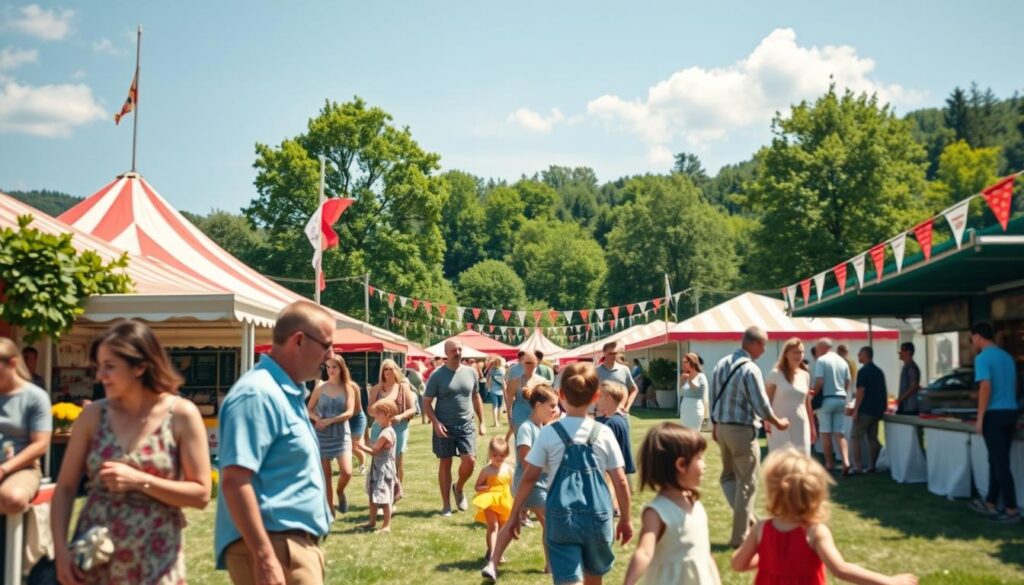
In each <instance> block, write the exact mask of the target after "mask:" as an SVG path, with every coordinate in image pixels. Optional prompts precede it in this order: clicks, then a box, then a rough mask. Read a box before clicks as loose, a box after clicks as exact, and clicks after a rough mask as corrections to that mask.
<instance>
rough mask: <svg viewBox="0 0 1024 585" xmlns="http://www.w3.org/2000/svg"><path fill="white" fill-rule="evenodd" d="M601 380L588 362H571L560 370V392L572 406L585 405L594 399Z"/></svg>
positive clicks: (592, 365)
mask: <svg viewBox="0 0 1024 585" xmlns="http://www.w3.org/2000/svg"><path fill="white" fill-rule="evenodd" d="M600 383H601V381H600V380H599V379H598V377H597V370H596V369H594V364H592V363H590V362H573V363H571V364H569V365H568V366H566V367H565V369H564V370H562V385H561V390H562V394H563V395H564V396H565V401H566V402H568V403H569V404H570V405H572V406H586V405H588V404H590V402H591V401H593V399H594V394H596V393H597V386H598V384H600Z"/></svg>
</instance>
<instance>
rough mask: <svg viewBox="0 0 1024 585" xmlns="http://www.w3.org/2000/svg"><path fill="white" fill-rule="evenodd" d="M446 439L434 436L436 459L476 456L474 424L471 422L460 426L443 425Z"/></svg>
mask: <svg viewBox="0 0 1024 585" xmlns="http://www.w3.org/2000/svg"><path fill="white" fill-rule="evenodd" d="M444 430H445V431H446V432H447V433H448V436H447V437H438V436H437V434H436V433H435V434H434V438H433V447H434V455H436V456H437V458H438V459H448V458H450V457H461V456H463V455H474V454H476V424H475V423H474V422H473V421H469V422H467V423H463V424H461V425H444Z"/></svg>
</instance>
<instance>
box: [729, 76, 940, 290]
mask: <svg viewBox="0 0 1024 585" xmlns="http://www.w3.org/2000/svg"><path fill="white" fill-rule="evenodd" d="M772 126H773V132H774V134H775V137H774V139H773V140H772V144H771V145H770V146H767V147H764V148H762V149H761V151H760V152H758V154H757V157H756V159H757V162H758V173H757V178H756V179H755V180H754V181H753V182H752V183H751V184H750V185H749V188H748V189H747V193H746V201H747V202H748V203H750V204H751V205H752V206H753V207H754V208H755V209H756V210H758V211H759V212H760V213H761V218H760V219H761V228H760V229H759V230H758V234H757V242H758V245H757V247H756V248H755V249H754V257H753V260H752V268H753V270H754V274H752V277H753V278H754V280H755V282H757V283H759V284H760V285H763V286H771V287H773V288H774V287H776V286H779V285H781V284H785V283H788V282H792V281H794V280H795V279H796V278H799V277H805V276H808V275H810V274H812V273H813V272H815V271H820V270H822V269H825V268H828V267H831V266H833V265H835V264H837V263H838V262H840V261H842V260H846V259H847V258H849V257H851V256H853V255H854V254H855V253H857V252H861V251H863V250H866V249H867V248H869V247H870V246H873V245H874V244H877V243H879V242H881V241H883V240H885V239H886V238H888V237H889V236H891V235H893V234H894V233H895V231H897V230H899V229H901V228H909V227H910V226H912V225H913V224H914V222H915V221H917V220H919V219H920V218H921V212H922V205H921V202H920V195H921V193H922V192H923V191H924V186H925V181H924V170H925V164H924V148H923V147H921V146H920V145H919V144H917V143H916V142H914V139H913V136H912V134H911V130H910V125H909V124H908V123H907V122H905V121H903V120H898V119H896V118H895V117H894V116H893V114H892V111H891V110H890V108H889V106H887V105H885V106H882V105H879V103H878V100H877V98H876V97H875V96H870V97H869V96H867V95H864V94H861V95H854V94H853V93H852V92H850V91H847V92H845V94H844V95H842V96H840V95H837V94H836V91H835V88H834V87H833V88H830V89H829V91H828V93H826V94H825V95H824V96H822V97H821V98H819V99H818V100H817V101H816V102H815V103H814V104H809V103H807V102H802V103H800V104H799V105H797V106H794V107H793V108H792V110H791V112H790V114H789V116H788V117H783V116H782V115H781V114H778V115H776V117H775V119H774V121H773V122H772Z"/></svg>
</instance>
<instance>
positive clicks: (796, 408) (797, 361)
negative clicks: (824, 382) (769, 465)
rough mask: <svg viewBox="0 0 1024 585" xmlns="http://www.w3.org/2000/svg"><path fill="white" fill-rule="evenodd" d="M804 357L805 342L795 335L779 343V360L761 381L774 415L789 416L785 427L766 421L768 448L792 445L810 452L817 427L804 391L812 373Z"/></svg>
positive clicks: (808, 387) (774, 448) (806, 391)
mask: <svg viewBox="0 0 1024 585" xmlns="http://www.w3.org/2000/svg"><path fill="white" fill-rule="evenodd" d="M803 359H804V344H803V343H802V342H801V341H800V340H799V339H798V338H796V337H794V338H792V339H790V340H789V341H787V342H786V344H785V345H784V346H783V347H782V354H781V355H780V356H779V362H778V363H777V364H775V368H774V369H772V372H771V373H770V374H768V377H767V378H766V379H765V381H764V385H765V390H767V391H768V399H769V400H770V401H771V405H772V410H773V411H775V415H776V416H778V417H784V418H788V419H789V428H788V429H786V430H784V431H782V430H779V429H777V428H774V427H772V428H769V426H768V423H767V422H766V423H765V430H766V431H767V432H768V451H780V450H782V449H785V448H787V447H792V448H794V449H797V450H798V451H802V452H804V453H806V454H808V455H810V453H811V445H813V444H814V441H815V439H816V438H817V437H816V435H817V431H816V430H815V428H814V424H812V423H811V422H810V416H809V413H810V412H811V399H810V397H809V396H808V394H807V393H808V391H809V390H810V383H811V375H810V373H809V372H808V371H807V366H805V365H804V363H803Z"/></svg>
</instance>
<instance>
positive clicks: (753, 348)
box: [711, 327, 789, 548]
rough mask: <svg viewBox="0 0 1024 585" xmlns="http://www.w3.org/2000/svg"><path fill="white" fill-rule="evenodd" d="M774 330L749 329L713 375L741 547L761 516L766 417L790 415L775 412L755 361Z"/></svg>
mask: <svg viewBox="0 0 1024 585" xmlns="http://www.w3.org/2000/svg"><path fill="white" fill-rule="evenodd" d="M767 341H768V336H767V335H766V334H765V332H764V330H763V329H761V328H760V327H750V328H748V329H747V330H746V331H744V332H743V342H742V347H741V348H740V349H738V350H736V352H734V353H733V354H731V355H728V356H725V357H724V358H722V359H721V360H720V361H719V362H718V365H716V366H715V370H714V374H712V376H711V397H712V399H711V421H712V422H713V423H714V426H713V427H712V429H713V430H712V436H713V437H714V439H715V441H716V442H718V447H719V449H721V451H722V477H721V484H722V491H723V492H725V499H726V500H728V502H729V505H730V506H731V507H732V511H733V517H732V537H731V538H730V539H729V545H730V546H732V547H733V548H737V547H739V546H740V544H742V543H743V539H744V538H746V536H747V531H748V530H750V527H751V526H753V524H754V522H755V517H754V504H755V502H756V501H757V476H758V470H759V468H760V466H761V446H760V444H759V443H758V441H757V431H758V429H759V428H760V427H761V420H762V419H763V420H767V421H768V422H770V423H771V424H772V425H774V426H775V427H777V428H779V429H780V430H783V431H784V430H786V429H787V428H789V421H788V420H787V419H785V418H779V417H777V416H775V413H774V412H772V406H771V403H770V402H769V400H768V393H767V392H766V391H765V388H764V379H763V378H762V377H761V369H760V368H758V367H757V364H756V363H755V362H754V360H756V359H757V358H759V357H761V355H762V354H764V348H765V344H766V343H767Z"/></svg>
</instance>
